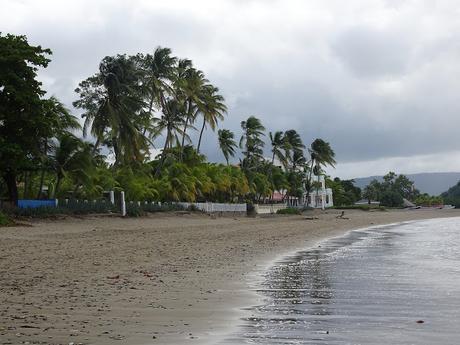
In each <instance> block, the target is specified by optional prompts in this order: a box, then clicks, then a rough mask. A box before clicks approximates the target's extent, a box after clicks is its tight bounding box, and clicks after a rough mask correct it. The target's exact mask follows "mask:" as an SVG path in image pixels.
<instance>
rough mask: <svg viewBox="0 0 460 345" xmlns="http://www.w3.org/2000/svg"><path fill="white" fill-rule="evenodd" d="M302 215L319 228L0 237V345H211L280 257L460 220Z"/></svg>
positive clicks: (53, 226) (86, 224)
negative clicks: (356, 234)
mask: <svg viewBox="0 0 460 345" xmlns="http://www.w3.org/2000/svg"><path fill="white" fill-rule="evenodd" d="M311 213H314V215H315V216H317V217H318V219H315V220H306V219H305V216H273V217H262V218H245V217H222V218H216V217H208V216H205V215H195V214H192V215H182V216H178V215H163V214H162V215H153V216H151V217H147V218H136V219H121V218H111V219H106V218H96V217H84V218H82V219H77V218H69V219H65V220H59V221H35V222H33V226H32V227H8V228H1V229H0V253H2V254H1V255H0V283H1V284H0V305H1V306H0V325H1V326H0V343H2V344H7V343H8V342H10V343H18V342H19V343H23V342H30V343H34V342H35V343H38V344H40V343H42V344H62V343H66V344H68V343H70V342H73V343H75V344H79V343H81V344H112V343H114V341H115V340H118V343H121V344H122V343H127V344H128V343H129V344H133V345H134V344H143V345H144V344H145V345H147V344H177V343H185V344H189V343H190V344H192V343H195V344H197V343H199V344H215V343H216V342H218V340H219V339H223V338H225V336H227V335H229V334H231V333H232V331H233V330H235V329H236V327H237V325H238V324H240V323H241V321H240V318H241V316H242V315H243V314H244V311H242V310H241V308H243V307H250V306H251V305H254V304H256V301H257V294H256V293H255V292H254V291H253V288H254V287H255V285H256V284H257V281H258V279H263V278H262V274H263V273H264V272H265V270H266V269H267V268H268V267H270V265H272V264H273V263H275V262H276V260H279V259H280V258H282V257H284V256H286V255H288V254H289V253H294V252H297V251H301V250H306V249H308V248H311V247H313V246H315V245H316V244H317V243H318V242H321V241H323V240H326V239H329V238H332V237H338V236H341V235H343V234H345V233H346V232H348V231H350V230H355V229H357V228H363V227H369V226H371V227H372V226H376V225H383V224H389V223H398V222H402V221H408V220H419V219H429V218H442V217H459V216H460V211H459V210H411V211H407V210H395V211H387V212H364V211H355V210H353V211H351V210H350V211H348V210H347V211H346V215H347V217H349V218H350V219H349V220H339V219H336V218H335V216H336V215H337V214H339V213H340V211H337V210H328V211H326V212H322V211H314V212H311ZM24 253H26V255H24ZM24 326H27V327H24Z"/></svg>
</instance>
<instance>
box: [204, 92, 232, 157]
mask: <svg viewBox="0 0 460 345" xmlns="http://www.w3.org/2000/svg"><path fill="white" fill-rule="evenodd" d="M226 111H227V106H226V105H225V104H224V97H223V96H222V95H220V94H219V89H218V88H217V87H215V86H212V85H211V84H207V85H205V86H204V87H203V88H202V91H201V102H199V103H198V113H199V114H200V115H201V117H202V118H203V124H202V126H201V131H200V136H199V138H198V144H197V151H198V152H200V147H201V140H202V138H203V132H204V130H205V128H206V126H209V127H210V128H211V129H212V130H213V131H214V130H215V129H216V127H217V123H218V122H219V121H220V120H223V119H224V114H225V112H226Z"/></svg>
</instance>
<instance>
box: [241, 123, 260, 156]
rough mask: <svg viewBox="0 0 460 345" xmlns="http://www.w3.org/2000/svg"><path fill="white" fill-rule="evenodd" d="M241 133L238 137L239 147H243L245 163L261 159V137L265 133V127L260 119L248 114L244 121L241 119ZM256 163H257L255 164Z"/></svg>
mask: <svg viewBox="0 0 460 345" xmlns="http://www.w3.org/2000/svg"><path fill="white" fill-rule="evenodd" d="M241 128H242V129H243V134H242V135H241V138H240V148H241V149H244V151H243V155H244V156H245V160H246V163H247V164H249V165H251V164H253V163H257V162H258V161H260V160H262V159H263V147H264V141H263V140H262V137H263V136H264V135H265V134H264V130H265V127H264V126H263V125H262V123H261V122H260V120H259V119H258V118H256V117H254V116H250V117H249V118H248V119H247V120H246V121H241ZM256 165H257V164H256Z"/></svg>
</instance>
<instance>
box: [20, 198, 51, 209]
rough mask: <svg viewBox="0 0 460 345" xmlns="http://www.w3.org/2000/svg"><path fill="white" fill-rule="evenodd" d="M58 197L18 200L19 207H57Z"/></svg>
mask: <svg viewBox="0 0 460 345" xmlns="http://www.w3.org/2000/svg"><path fill="white" fill-rule="evenodd" d="M56 206H57V200H56V199H46V200H25V199H20V200H18V207H19V208H37V207H56Z"/></svg>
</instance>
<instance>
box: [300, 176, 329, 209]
mask: <svg viewBox="0 0 460 345" xmlns="http://www.w3.org/2000/svg"><path fill="white" fill-rule="evenodd" d="M319 182H320V183H321V188H318V189H316V188H313V190H312V191H310V195H309V196H308V200H307V193H305V194H304V196H303V204H304V205H305V206H308V207H313V208H322V209H323V210H324V209H325V208H326V207H332V206H334V200H333V196H332V189H331V188H326V182H325V181H324V176H322V175H321V176H319Z"/></svg>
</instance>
